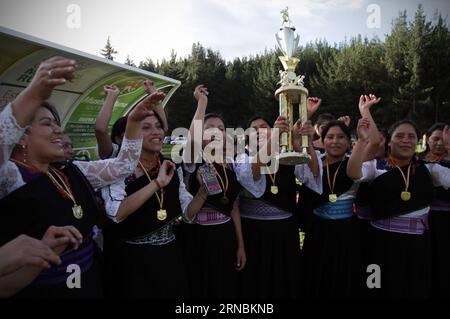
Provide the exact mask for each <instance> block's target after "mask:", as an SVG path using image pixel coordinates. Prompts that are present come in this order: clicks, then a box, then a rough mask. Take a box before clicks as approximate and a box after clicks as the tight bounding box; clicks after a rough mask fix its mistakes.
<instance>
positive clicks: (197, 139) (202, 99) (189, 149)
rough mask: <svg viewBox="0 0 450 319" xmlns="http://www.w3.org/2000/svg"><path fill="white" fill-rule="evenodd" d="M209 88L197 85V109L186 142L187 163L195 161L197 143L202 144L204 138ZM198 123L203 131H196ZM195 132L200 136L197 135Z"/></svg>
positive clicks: (184, 158)
mask: <svg viewBox="0 0 450 319" xmlns="http://www.w3.org/2000/svg"><path fill="white" fill-rule="evenodd" d="M208 94H209V93H208V89H207V88H206V87H205V86H204V85H203V84H200V85H197V86H196V87H195V90H194V97H195V99H196V100H197V110H196V111H195V114H194V118H193V119H192V122H191V126H190V127H189V134H188V138H187V142H186V148H185V150H184V153H183V161H184V162H185V163H187V164H189V163H194V161H195V159H196V157H197V154H193V152H194V150H195V149H196V147H194V145H195V143H197V144H200V146H201V145H202V140H203V121H204V119H205V113H206V108H207V106H208ZM197 123H200V124H201V131H200V132H198V130H197V132H196V130H195V127H196V125H197ZM195 132H196V133H197V134H198V133H200V136H196V135H195Z"/></svg>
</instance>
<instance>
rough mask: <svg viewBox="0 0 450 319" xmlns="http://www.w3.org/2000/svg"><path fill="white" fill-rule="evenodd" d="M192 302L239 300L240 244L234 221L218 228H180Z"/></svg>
mask: <svg viewBox="0 0 450 319" xmlns="http://www.w3.org/2000/svg"><path fill="white" fill-rule="evenodd" d="M178 231H179V232H178V236H179V238H180V240H181V242H182V249H183V257H184V261H185V264H186V273H187V278H188V287H189V295H190V297H191V298H200V299H223V298H236V297H237V274H238V273H237V271H236V269H235V262H236V252H237V241H236V234H235V229H234V223H233V221H232V220H230V221H228V222H226V223H223V224H218V225H207V226H203V225H199V224H186V223H183V224H181V225H180V227H179V230H178Z"/></svg>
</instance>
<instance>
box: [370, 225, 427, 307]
mask: <svg viewBox="0 0 450 319" xmlns="http://www.w3.org/2000/svg"><path fill="white" fill-rule="evenodd" d="M371 233H372V234H373V238H372V240H373V241H372V254H371V257H370V260H369V262H370V263H371V264H376V265H379V266H380V270H381V288H379V289H373V292H372V295H373V296H374V297H377V298H383V299H387V298H388V299H392V298H394V299H396V298H426V297H429V296H430V293H431V278H432V272H431V240H430V239H431V238H430V234H429V233H425V234H423V235H411V234H401V233H394V232H389V231H384V230H380V229H376V228H375V227H373V230H372V232H371Z"/></svg>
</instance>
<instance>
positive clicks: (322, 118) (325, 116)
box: [314, 113, 336, 126]
mask: <svg viewBox="0 0 450 319" xmlns="http://www.w3.org/2000/svg"><path fill="white" fill-rule="evenodd" d="M335 120H336V117H335V116H334V115H333V114H331V113H322V114H320V115H319V116H318V117H317V119H316V121H315V123H314V125H317V126H320V125H322V124H323V123H325V122H331V121H335Z"/></svg>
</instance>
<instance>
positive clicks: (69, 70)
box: [24, 57, 76, 101]
mask: <svg viewBox="0 0 450 319" xmlns="http://www.w3.org/2000/svg"><path fill="white" fill-rule="evenodd" d="M75 67H76V62H75V61H74V60H71V59H66V58H63V57H53V58H50V59H48V60H45V61H44V62H42V63H41V64H40V65H39V67H38V69H37V71H36V73H35V74H34V76H33V79H32V80H31V83H30V85H28V86H27V88H26V89H25V90H24V91H25V92H26V93H27V94H29V96H30V97H32V98H33V99H35V100H37V101H45V100H47V99H48V98H50V96H51V95H52V91H53V89H54V88H55V86H58V85H63V84H65V83H66V82H67V81H70V80H72V79H73V78H74V77H75Z"/></svg>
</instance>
